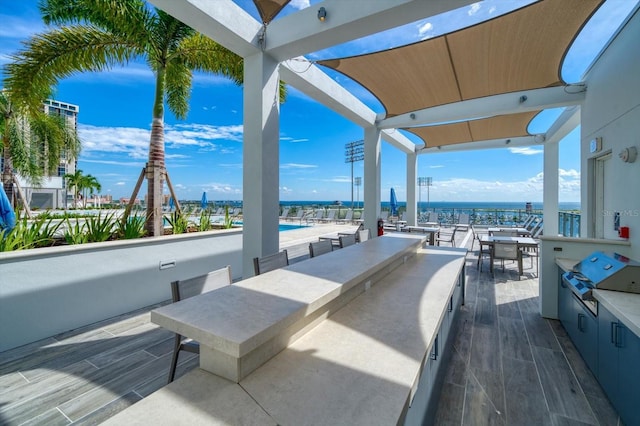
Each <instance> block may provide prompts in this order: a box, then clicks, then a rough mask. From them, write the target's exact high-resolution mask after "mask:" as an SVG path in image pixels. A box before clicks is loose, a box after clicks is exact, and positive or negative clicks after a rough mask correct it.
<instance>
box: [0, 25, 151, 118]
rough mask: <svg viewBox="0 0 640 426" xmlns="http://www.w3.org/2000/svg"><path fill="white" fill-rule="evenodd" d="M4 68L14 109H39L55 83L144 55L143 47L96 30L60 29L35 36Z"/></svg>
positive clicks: (77, 27) (85, 28)
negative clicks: (18, 107)
mask: <svg viewBox="0 0 640 426" xmlns="http://www.w3.org/2000/svg"><path fill="white" fill-rule="evenodd" d="M25 46H26V48H25V49H24V50H22V51H20V52H18V53H17V54H16V55H14V56H13V57H12V59H13V61H14V62H12V63H9V64H8V65H7V66H6V75H7V78H6V80H5V84H6V87H7V89H8V90H9V91H10V92H11V99H12V101H13V102H14V103H15V104H17V105H22V104H26V105H28V106H29V107H30V108H31V109H32V110H33V109H39V108H40V105H41V103H42V100H43V99H46V98H47V97H48V95H49V93H50V91H51V87H54V86H55V85H56V84H57V82H58V80H60V79H62V78H65V77H69V76H70V75H72V74H74V73H78V72H84V71H102V70H105V69H108V68H110V67H112V66H113V65H115V64H125V63H127V62H128V61H129V60H130V59H132V58H134V57H136V56H139V55H143V54H144V46H141V45H138V44H135V43H132V42H130V41H129V40H125V39H123V38H122V37H119V36H117V35H114V34H112V33H109V32H105V31H102V30H100V29H98V28H95V27H88V26H74V27H63V28H60V29H56V30H52V31H50V32H48V33H44V34H38V35H36V36H34V37H33V38H31V39H30V40H29V41H27V42H26V43H25Z"/></svg>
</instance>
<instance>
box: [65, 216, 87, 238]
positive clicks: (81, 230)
mask: <svg viewBox="0 0 640 426" xmlns="http://www.w3.org/2000/svg"><path fill="white" fill-rule="evenodd" d="M66 223H67V228H66V229H65V231H64V240H65V241H66V242H67V244H84V243H86V242H88V239H87V233H86V229H85V228H86V224H85V223H80V221H78V220H77V219H76V220H75V222H74V223H73V224H71V221H70V220H69V218H67V219H66Z"/></svg>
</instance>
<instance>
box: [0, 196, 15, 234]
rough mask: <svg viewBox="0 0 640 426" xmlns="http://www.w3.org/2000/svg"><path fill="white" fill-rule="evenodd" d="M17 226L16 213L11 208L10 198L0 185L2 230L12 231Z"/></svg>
mask: <svg viewBox="0 0 640 426" xmlns="http://www.w3.org/2000/svg"><path fill="white" fill-rule="evenodd" d="M15 226H16V213H15V212H14V211H13V207H11V203H10V202H9V197H7V194H6V193H5V192H4V187H3V186H2V185H0V229H1V230H5V229H6V230H8V231H11V230H12V229H13V228H14V227H15Z"/></svg>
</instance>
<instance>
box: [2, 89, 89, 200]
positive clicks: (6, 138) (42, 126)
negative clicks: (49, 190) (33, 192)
mask: <svg viewBox="0 0 640 426" xmlns="http://www.w3.org/2000/svg"><path fill="white" fill-rule="evenodd" d="M10 93H11V92H10V91H8V90H1V91H0V132H1V134H2V146H1V149H2V156H3V159H4V164H3V167H2V183H3V185H4V189H5V192H6V193H7V197H9V201H10V202H11V204H12V206H14V207H15V205H16V202H15V196H14V194H13V176H14V173H16V172H17V173H18V174H20V175H21V176H22V177H24V178H26V179H29V180H30V181H31V182H32V183H33V184H34V185H40V184H41V182H42V177H43V176H44V174H45V173H46V174H48V175H54V174H57V172H58V165H59V164H60V159H61V158H63V157H65V156H66V158H77V156H78V154H79V153H80V148H81V143H80V139H79V138H78V135H77V133H76V129H75V128H74V127H72V126H69V125H68V124H67V122H66V120H65V118H64V117H61V116H57V115H49V114H46V113H45V112H44V110H43V108H42V103H40V104H39V106H38V108H35V109H32V110H18V109H16V108H15V105H14V103H13V102H12V101H11V98H12V97H11V96H10Z"/></svg>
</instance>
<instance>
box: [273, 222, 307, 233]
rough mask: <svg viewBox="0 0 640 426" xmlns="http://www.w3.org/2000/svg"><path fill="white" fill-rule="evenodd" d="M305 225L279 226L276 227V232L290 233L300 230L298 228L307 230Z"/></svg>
mask: <svg viewBox="0 0 640 426" xmlns="http://www.w3.org/2000/svg"><path fill="white" fill-rule="evenodd" d="M308 227H309V226H307V225H288V224H282V223H281V224H280V225H278V231H280V232H282V231H291V230H292V229H300V228H308Z"/></svg>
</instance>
